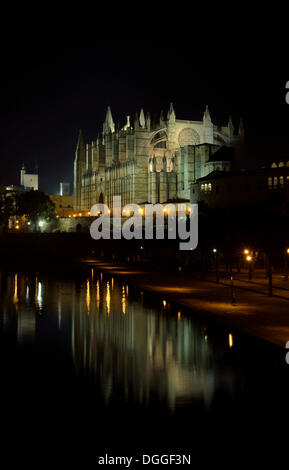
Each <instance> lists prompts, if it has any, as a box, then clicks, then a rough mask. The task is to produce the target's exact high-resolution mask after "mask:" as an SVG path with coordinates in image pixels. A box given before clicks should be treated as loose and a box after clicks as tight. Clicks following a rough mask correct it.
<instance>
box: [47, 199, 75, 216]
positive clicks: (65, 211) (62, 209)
mask: <svg viewBox="0 0 289 470" xmlns="http://www.w3.org/2000/svg"><path fill="white" fill-rule="evenodd" d="M49 197H50V199H51V201H52V202H53V203H54V205H55V215H56V216H58V217H72V216H73V196H59V195H58V194H50V195H49Z"/></svg>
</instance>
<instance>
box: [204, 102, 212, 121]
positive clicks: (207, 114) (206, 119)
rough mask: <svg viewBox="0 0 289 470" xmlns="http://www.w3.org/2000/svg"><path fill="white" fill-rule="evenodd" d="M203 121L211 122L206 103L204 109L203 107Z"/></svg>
mask: <svg viewBox="0 0 289 470" xmlns="http://www.w3.org/2000/svg"><path fill="white" fill-rule="evenodd" d="M203 121H207V122H212V121H211V116H210V112H209V107H208V105H206V109H205V112H204V116H203Z"/></svg>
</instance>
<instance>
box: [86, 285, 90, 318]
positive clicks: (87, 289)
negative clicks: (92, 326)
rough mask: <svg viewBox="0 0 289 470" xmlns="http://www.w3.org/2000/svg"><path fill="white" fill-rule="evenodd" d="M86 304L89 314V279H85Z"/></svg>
mask: <svg viewBox="0 0 289 470" xmlns="http://www.w3.org/2000/svg"><path fill="white" fill-rule="evenodd" d="M86 306H87V313H88V315H89V310H90V284H89V279H87V281H86Z"/></svg>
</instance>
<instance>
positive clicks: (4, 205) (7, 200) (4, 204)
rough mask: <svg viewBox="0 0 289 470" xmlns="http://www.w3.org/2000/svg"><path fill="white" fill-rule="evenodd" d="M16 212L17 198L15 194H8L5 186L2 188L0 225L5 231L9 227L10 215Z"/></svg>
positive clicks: (0, 194)
mask: <svg viewBox="0 0 289 470" xmlns="http://www.w3.org/2000/svg"><path fill="white" fill-rule="evenodd" d="M14 214H15V199H14V196H13V195H9V194H7V191H6V190H5V189H3V188H1V189H0V225H2V226H3V229H4V231H6V230H7V228H8V222H9V217H11V215H14Z"/></svg>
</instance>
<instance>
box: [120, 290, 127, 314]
mask: <svg viewBox="0 0 289 470" xmlns="http://www.w3.org/2000/svg"><path fill="white" fill-rule="evenodd" d="M121 305H122V313H123V314H124V315H125V310H126V298H125V287H124V286H122V297H121Z"/></svg>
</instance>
